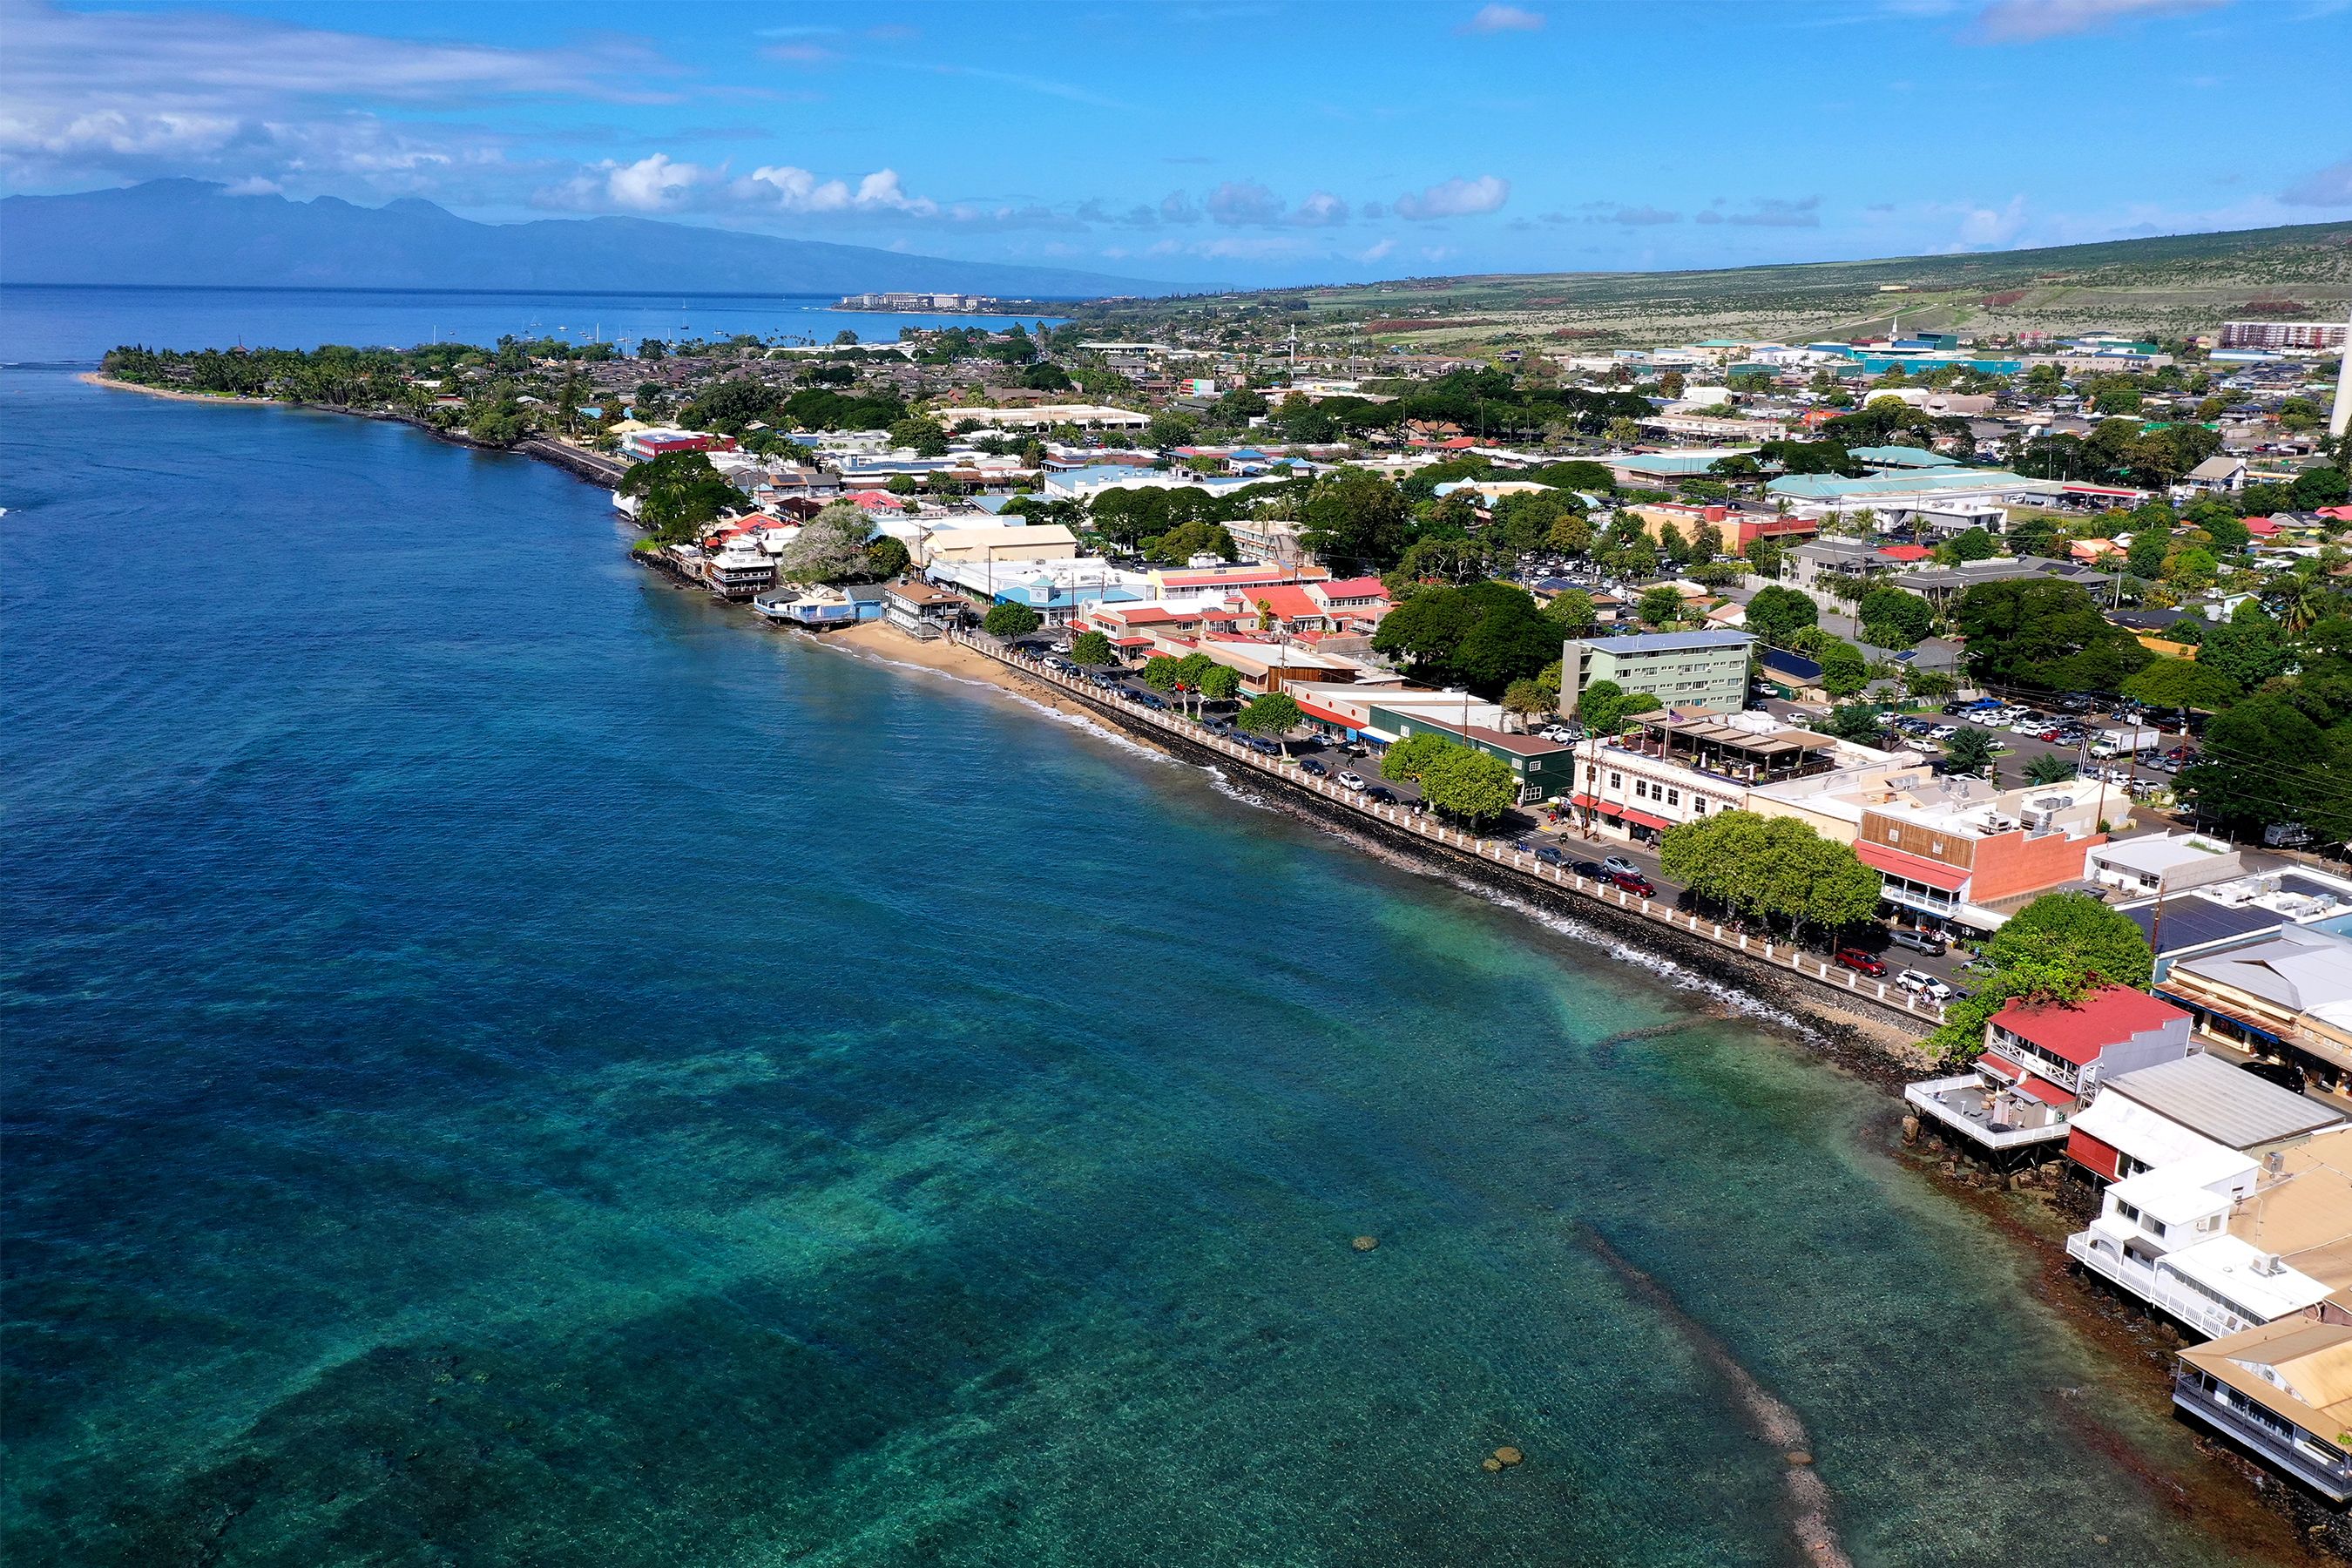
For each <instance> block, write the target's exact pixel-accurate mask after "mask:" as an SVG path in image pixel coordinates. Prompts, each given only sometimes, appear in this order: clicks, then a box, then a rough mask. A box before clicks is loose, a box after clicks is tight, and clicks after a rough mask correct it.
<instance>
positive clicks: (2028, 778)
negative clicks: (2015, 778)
mask: <svg viewBox="0 0 2352 1568" xmlns="http://www.w3.org/2000/svg"><path fill="white" fill-rule="evenodd" d="M2080 771H2081V770H2080V769H2078V768H2077V767H2076V766H2075V765H2074V758H2072V757H2069V756H2066V755H2065V754H2063V752H2042V754H2041V755H2040V756H2038V757H2036V758H2034V759H2033V760H2032V762H2030V763H2026V764H2025V782H2026V783H2027V784H2065V783H2067V782H2068V781H2069V780H2071V779H2073V778H2074V776H2075V774H2076V773H2079V772H2080Z"/></svg>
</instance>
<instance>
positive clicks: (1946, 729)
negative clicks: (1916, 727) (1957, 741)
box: [1927, 724, 1960, 742]
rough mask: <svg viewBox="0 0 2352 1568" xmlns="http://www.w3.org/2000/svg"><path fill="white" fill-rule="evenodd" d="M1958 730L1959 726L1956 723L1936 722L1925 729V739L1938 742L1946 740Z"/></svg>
mask: <svg viewBox="0 0 2352 1568" xmlns="http://www.w3.org/2000/svg"><path fill="white" fill-rule="evenodd" d="M1959 732H1960V727H1959V726H1958V724H1938V725H1937V726H1936V727H1935V728H1934V729H1932V730H1930V731H1927V739H1929V740H1931V741H1938V742H1941V741H1948V740H1950V739H1951V738H1952V737H1953V736H1955V735H1957V734H1958V733H1959Z"/></svg>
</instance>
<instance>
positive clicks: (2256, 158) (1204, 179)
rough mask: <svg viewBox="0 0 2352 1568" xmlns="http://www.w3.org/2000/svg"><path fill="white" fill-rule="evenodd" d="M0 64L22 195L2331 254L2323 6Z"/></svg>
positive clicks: (1679, 1) (1429, 251)
mask: <svg viewBox="0 0 2352 1568" xmlns="http://www.w3.org/2000/svg"><path fill="white" fill-rule="evenodd" d="M0 38H5V45H0V184H5V187H6V189H8V190H9V191H13V192H54V191H68V190H82V189H89V188H91V187H94V186H100V185H114V184H129V183H131V182H132V181H136V180H142V179H148V178H152V177H156V176H159V175H174V174H176V175H192V176H195V177H200V178H205V179H215V180H221V181H224V182H226V183H228V184H231V186H232V187H233V188H235V189H236V190H238V191H240V192H247V193H255V194H262V193H271V192H281V193H283V194H284V195H289V196H293V197H300V198H308V197H312V196H318V195H334V196H340V197H343V198H345V199H347V200H351V201H355V202H362V203H367V204H370V205H373V204H376V203H380V202H383V201H385V200H388V199H391V198H393V197H396V196H423V197H425V198H428V199H430V200H433V201H436V202H439V203H441V204H442V205H445V206H447V207H449V208H450V209H452V210H453V211H456V212H459V213H462V214H464V215H466V216H470V217H478V218H484V219H488V220H492V221H507V220H513V219H518V218H529V217H545V216H583V215H596V214H628V215H634V216H660V217H668V218H674V219H677V220H678V221H683V222H688V223H699V224H710V225H718V226H728V227H736V228H746V229H754V230H759V231H762V232H768V233H774V234H785V235H793V236H800V237H810V238H822V239H831V240H838V241H842V242H845V243H852V244H862V245H877V246H886V247H893V248H897V249H902V250H913V251H920V252H925V253H929V254H937V255H948V256H961V257H971V258H987V259H1009V260H1033V261H1051V262H1055V263H1058V264H1063V265H1070V266H1082V267H1087V268H1094V269H1097V270H1102V271H1108V272H1116V273H1123V274H1126V275H1129V276H1133V277H1139V278H1151V279H1173V280H1179V281H1188V282H1200V283H1207V282H1232V283H1284V282H1299V281H1312V280H1324V279H1332V280H1353V279H1369V278H1376V277H1401V276H1412V275H1416V274H1430V273H1458V272H1486V271H1536V270H1545V271H1549V270H1584V269H1594V268H1684V267H1713V266H1730V265H1741V264H1747V263H1752V262H1769V261H1799V260H1813V259H1825V258H1843V257H1856V256H1885V255H1905V254H1912V253H1916V252H1937V251H1948V250H1957V249H1990V248H2006V247H2019V246H2032V245H2050V244H2067V243H2073V242H2076V241H2083V240H2094V239H2107V238H2116V237H2127V236H2132V235H2138V234H2152V233H2180V232H2189V231H2193V230H2201V229H2212V228H2242V227H2252V226H2263V225H2269V224H2280V223H2311V222H2318V221H2322V220H2326V219H2331V218H2344V217H2352V113H2347V112H2345V110H2344V109H2343V104H2344V103H2345V102H2346V101H2347V88H2346V85H2345V82H2344V69H2345V63H2346V62H2347V60H2352V0H1788V3H1773V0H1703V3H1685V0H1646V3H1643V0H1617V3H1615V4H1602V3H1593V0H1575V3H1570V0H1554V3H1541V0H1528V3H1527V4H1524V5H1498V4H1497V5H1484V6H1483V8H1482V6H1481V5H1477V4H1453V5H1377V4H1354V5H1308V4H1246V3H1235V4H1219V3H1215V0H1168V3H1165V4H1154V5H1097V4H1089V3H1087V0H1068V3H1065V4H1058V5H970V4H967V5H896V4H890V3H887V0H876V3H872V4H865V5H756V4H736V5H698V4H692V3H690V0H668V3H666V4H662V5H644V4H635V5H597V4H562V5H557V4H499V3H496V0H481V3H476V4H468V5H437V4H414V5H393V4H341V5H336V4H318V3H312V4H308V5H170V6H165V5H51V4H45V3H40V0H0ZM2323 61H2333V62H2334V64H2333V65H2332V66H2331V67H2326V68H2323V67H2322V66H2321V65H2320V63H2319V62H2323Z"/></svg>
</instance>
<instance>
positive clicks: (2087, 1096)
mask: <svg viewBox="0 0 2352 1568" xmlns="http://www.w3.org/2000/svg"><path fill="white" fill-rule="evenodd" d="M2194 1049H2196V1047H2195V1046H2193V1045H2192V1044H2191V1043H2190V1041H2189V1015H2188V1014H2186V1013H2184V1012H2182V1011H2181V1010H2180V1009H2179V1008H2178V1007H2175V1006H2172V1005H2169V1004H2168V1003H2164V1002H2160V1001H2158V1000H2157V999H2156V998H2155V997H2153V996H2150V995H2149V994H2147V993H2146V992H2144V991H2135V990H2133V989H2131V988H2130V987H2129V986H2126V985H2109V986H2105V987H2103V988H2102V989H2100V990H2098V991H2095V992H2093V993H2091V994H2089V995H2087V996H2084V998H2083V999H2082V1000H2081V1001H2079V1002H2076V1003H2073V1004H2071V1005H2069V1004H2060V1003H2027V1002H2023V1001H2012V1002H2011V1003H2009V1004H2008V1005H2006V1006H2004V1007H2002V1008H2001V1010H2000V1012H1998V1013H1996V1014H1994V1015H1993V1016H1991V1017H1990V1019H1988V1020H1986V1023H1985V1048H1984V1054H1983V1055H1981V1056H1979V1057H1978V1058H1977V1059H1976V1063H1975V1065H1974V1067H1973V1068H1970V1070H1969V1071H1968V1072H1965V1073H1958V1074H1955V1075H1953V1076H1951V1077H1948V1078H1939V1079H1927V1080H1926V1081H1924V1082H1921V1083H1915V1084H1911V1085H1909V1086H1908V1087H1906V1089H1904V1090H1903V1098H1904V1100H1906V1101H1907V1102H1908V1103H1909V1104H1910V1105H1911V1106H1912V1107H1913V1108H1914V1109H1916V1110H1918V1111H1919V1112H1920V1114H1921V1115H1923V1116H1925V1117H1927V1118H1928V1119H1929V1120H1931V1121H1935V1122H1937V1123H1939V1124H1940V1125H1941V1126H1943V1127H1944V1128H1945V1129H1946V1130H1947V1131H1951V1132H1956V1133H1958V1134H1959V1136H1960V1137H1962V1138H1964V1139H1966V1140H1967V1141H1968V1142H1969V1143H1972V1144H1974V1145H1975V1146H1976V1147H1977V1148H1978V1149H1979V1151H1981V1152H1984V1153H1986V1154H1989V1155H1992V1156H1995V1157H1999V1158H2006V1157H2009V1156H2011V1154H2012V1153H2014V1152H2018V1151H2032V1152H2036V1153H2037V1154H2038V1152H2039V1151H2040V1150H2042V1148H2043V1147H2044V1146H2047V1145H2051V1144H2055V1143H2060V1142H2064V1140H2065V1138H2066V1135H2067V1130H2068V1129H2067V1123H2068V1122H2069V1121H2072V1120H2073V1118H2074V1115H2075V1113H2076V1112H2077V1111H2079V1110H2082V1109H2083V1108H2084V1106H2085V1105H2086V1104H2088V1103H2089V1102H2090V1100H2092V1098H2093V1096H2094V1095H2095V1092H2096V1090H2097V1089H2098V1087H2099V1085H2100V1084H2101V1083H2102V1082H2103V1081H2105V1080H2106V1079H2111V1078H2114V1077H2119V1076H2121V1075H2122V1074H2124V1073H2127V1072H2131V1071H2134V1070H2136V1069H2137V1068H2145V1067H2153V1066H2155V1065H2156V1064H2157V1063H2158V1062H2162V1061H2168V1060H2170V1059H2172V1058H2176V1057H2183V1056H2187V1055H2188V1054H2189V1052H2190V1051H2192V1050H2194Z"/></svg>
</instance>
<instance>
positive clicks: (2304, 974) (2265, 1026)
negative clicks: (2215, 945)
mask: <svg viewBox="0 0 2352 1568" xmlns="http://www.w3.org/2000/svg"><path fill="white" fill-rule="evenodd" d="M2341 923H2344V922H2343V921H2340V920H2337V921H2326V922H2324V923H2322V924H2315V925H2286V926H2281V927H2279V928H2278V929H2277V930H2275V931H2273V932H2272V934H2270V935H2269V936H2266V937H2263V938H2261V939H2259V940H2256V941H2253V942H2248V943H2245V944H2244V945H2241V946H2235V947H2223V948H2220V949H2217V950H2214V951H2211V952H2202V953H2198V954H2195V955H2193V956H2183V957H2177V958H2174V959H2172V960H2171V961H2170V962H2169V963H2167V964H2166V965H2165V967H2164V971H2163V973H2162V974H2161V975H2160V976H2159V977H2158V981H2157V990H2158V994H2161V995H2163V996H2166V997H2168V998H2169V999H2171V1000H2172V1001H2174V1002H2177V1003H2179V1005H2181V1006H2183V1007H2186V1008H2188V1009H2189V1010H2190V1011H2191V1012H2193V1013H2194V1014H2195V1015H2196V1016H2197V1019H2198V1027H2199V1028H2200V1031H2202V1032H2204V1033H2206V1034H2209V1035H2210V1036H2212V1037H2215V1038H2218V1039H2221V1040H2225V1041H2228V1042H2230V1043H2231V1044H2232V1045H2235V1046H2238V1047H2242V1048H2244V1049H2248V1050H2252V1051H2253V1052H2255V1053H2256V1054H2257V1055H2262V1056H2267V1057H2273V1058H2278V1059H2280V1060H2284V1061H2289V1062H2293V1063H2294V1064H2296V1065H2297V1066H2300V1067H2302V1068H2304V1069H2305V1071H2306V1072H2309V1073H2311V1074H2312V1075H2313V1076H2314V1078H2315V1079H2316V1080H2317V1081H2318V1082H2319V1083H2320V1084H2321V1085H2322V1086H2323V1087H2325V1088H2327V1089H2338V1090H2340V1089H2343V1088H2344V1087H2345V1086H2346V1085H2347V1083H2352V937H2347V936H2345V935H2342V934H2339V933H2338V932H2337V931H2331V930H2328V929H2326V927H2327V926H2329V925H2337V924H2341Z"/></svg>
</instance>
